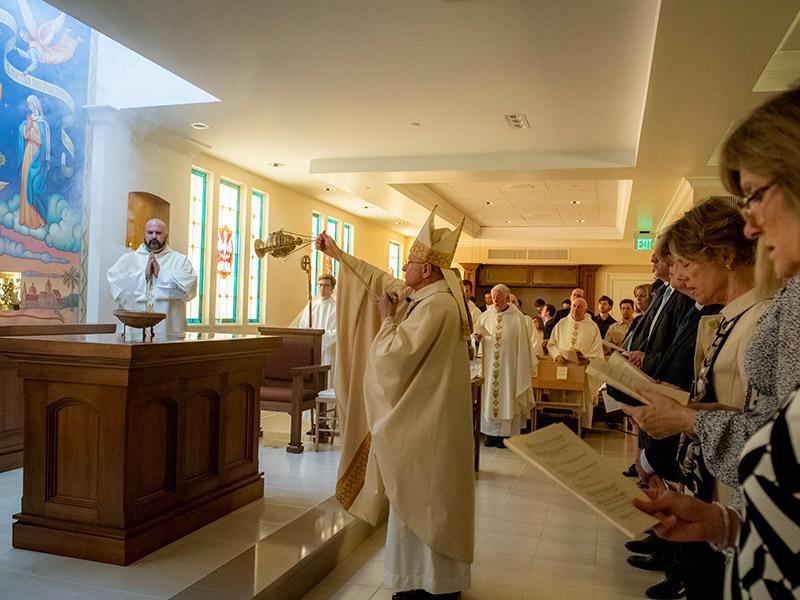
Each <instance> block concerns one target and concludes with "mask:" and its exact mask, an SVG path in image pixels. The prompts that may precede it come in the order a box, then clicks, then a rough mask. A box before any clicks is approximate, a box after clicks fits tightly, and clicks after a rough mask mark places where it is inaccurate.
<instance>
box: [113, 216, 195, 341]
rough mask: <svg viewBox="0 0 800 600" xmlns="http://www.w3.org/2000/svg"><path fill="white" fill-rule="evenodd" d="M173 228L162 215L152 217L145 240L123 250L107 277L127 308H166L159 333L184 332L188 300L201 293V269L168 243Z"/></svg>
mask: <svg viewBox="0 0 800 600" xmlns="http://www.w3.org/2000/svg"><path fill="white" fill-rule="evenodd" d="M168 239H169V231H168V230H167V225H166V223H164V221H162V220H161V219H150V220H149V221H148V222H147V223H146V224H145V228H144V242H143V243H142V244H141V245H140V246H139V247H138V248H137V249H136V250H135V251H134V250H131V251H129V252H126V253H125V254H123V255H122V256H121V257H120V258H119V260H118V261H117V262H116V263H114V265H113V266H112V267H111V268H110V269H109V270H108V273H107V274H106V277H107V279H108V286H109V288H110V289H111V297H112V298H113V299H114V301H115V302H116V303H117V304H118V305H119V307H120V308H122V309H123V310H132V311H139V312H145V311H147V312H163V313H166V314H167V318H166V319H164V320H163V321H161V322H160V323H159V324H158V325H156V326H155V333H156V335H157V336H159V337H162V338H163V337H165V336H182V335H183V333H184V331H185V330H186V303H187V302H188V301H189V300H191V299H192V298H194V297H195V295H196V294H197V273H196V272H195V270H194V268H193V267H192V263H191V262H189V259H188V258H186V256H185V255H183V254H181V253H180V252H176V251H175V250H173V249H172V248H170V247H169V246H168V245H167V240H168Z"/></svg>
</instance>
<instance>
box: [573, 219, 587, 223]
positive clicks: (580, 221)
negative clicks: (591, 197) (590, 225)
mask: <svg viewBox="0 0 800 600" xmlns="http://www.w3.org/2000/svg"><path fill="white" fill-rule="evenodd" d="M575 222H576V223H586V219H576V220H575Z"/></svg>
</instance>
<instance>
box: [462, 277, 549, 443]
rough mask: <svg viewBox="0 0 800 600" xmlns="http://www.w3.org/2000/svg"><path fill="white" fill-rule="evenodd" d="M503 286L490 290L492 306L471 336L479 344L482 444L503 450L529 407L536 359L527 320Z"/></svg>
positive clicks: (531, 399)
mask: <svg viewBox="0 0 800 600" xmlns="http://www.w3.org/2000/svg"><path fill="white" fill-rule="evenodd" d="M510 296H511V291H510V290H509V289H508V287H506V286H505V285H503V284H502V283H501V284H498V285H496V286H494V287H493V288H492V306H490V307H489V308H488V309H487V310H486V312H485V313H483V314H482V315H481V316H480V318H479V319H478V323H477V324H476V325H475V336H476V338H478V339H479V341H480V342H481V343H482V344H483V377H484V383H483V408H482V412H481V433H483V434H484V435H485V436H486V441H485V445H486V446H489V447H492V446H500V447H504V443H503V439H504V438H507V437H510V436H512V435H517V434H519V432H520V429H521V427H522V422H523V418H524V417H525V415H527V414H528V413H529V412H530V410H531V408H532V407H533V390H532V388H531V378H532V377H533V375H534V374H535V373H536V366H537V361H538V359H537V358H536V353H535V351H534V349H533V345H532V342H531V338H532V336H533V325H532V323H531V320H530V319H529V318H528V317H527V316H526V315H524V314H523V313H522V312H521V311H520V310H519V309H518V308H517V307H516V306H514V305H513V304H511V303H510V301H509V299H510Z"/></svg>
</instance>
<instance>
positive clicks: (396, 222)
mask: <svg viewBox="0 0 800 600" xmlns="http://www.w3.org/2000/svg"><path fill="white" fill-rule="evenodd" d="M394 224H395V225H402V224H403V222H402V221H395V222H394Z"/></svg>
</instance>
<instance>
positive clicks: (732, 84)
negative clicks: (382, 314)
mask: <svg viewBox="0 0 800 600" xmlns="http://www.w3.org/2000/svg"><path fill="white" fill-rule="evenodd" d="M51 3H52V4H54V5H56V6H58V7H59V8H61V9H62V10H64V11H66V12H68V13H69V14H71V15H73V16H74V17H76V18H78V19H80V20H82V21H84V22H85V23H87V24H89V25H90V26H92V27H94V28H95V29H97V30H99V31H101V32H102V33H104V34H106V35H108V36H110V37H112V38H113V39H116V40H117V41H119V42H121V43H123V44H125V45H127V46H129V47H130V48H132V49H133V50H135V51H137V52H139V53H141V54H142V55H144V56H145V57H147V58H149V59H150V60H152V61H154V62H156V63H158V64H159V65H161V66H163V67H165V68H167V69H169V70H171V71H173V72H175V73H176V74H178V75H180V76H181V77H183V78H184V79H186V80H187V81H190V82H191V83H193V84H195V85H197V86H198V87H200V88H202V89H203V90H205V91H207V92H208V93H210V94H213V95H214V96H216V97H217V98H219V99H220V100H221V102H219V103H216V104H195V105H191V106H178V107H175V106H173V107H154V108H147V109H130V110H129V111H125V112H126V113H127V118H128V119H132V120H134V121H140V122H142V123H144V122H147V123H149V124H150V126H152V127H156V128H159V129H165V130H168V131H170V132H172V133H175V134H178V135H182V136H185V137H188V138H191V139H193V140H195V141H197V142H200V143H201V144H203V145H206V146H208V148H209V150H208V153H209V154H212V155H214V156H217V157H219V158H222V159H225V160H228V161H230V162H233V163H236V164H238V165H240V166H242V167H244V168H247V169H249V170H251V171H253V172H256V173H259V174H261V175H263V176H265V177H267V178H269V179H272V180H274V181H277V182H279V183H282V184H283V185H286V186H287V187H290V188H293V189H296V190H299V191H301V192H303V193H306V194H309V195H311V196H313V197H316V198H319V199H321V200H324V201H326V202H330V203H331V204H334V205H337V206H340V207H341V208H343V209H345V210H349V211H351V212H354V213H356V214H361V215H363V216H367V217H370V216H372V217H373V218H376V219H377V220H378V221H380V222H381V223H382V224H385V225H386V226H388V227H390V228H393V229H396V230H398V231H401V232H403V233H405V234H406V235H409V234H412V233H413V232H414V231H415V229H416V227H417V226H418V225H419V224H420V223H422V221H423V220H424V218H425V216H426V215H427V209H428V208H429V207H430V206H431V205H432V204H434V203H438V204H440V206H441V213H442V215H443V216H444V217H445V219H446V220H448V221H450V222H455V221H457V220H460V218H461V217H462V216H465V217H466V218H467V225H466V227H465V231H466V232H467V233H468V234H470V235H471V236H473V237H479V238H481V239H486V240H489V239H493V238H502V237H505V236H508V235H509V234H510V236H511V237H514V238H518V239H523V238H525V237H526V236H527V235H533V234H535V233H536V232H538V231H542V230H547V231H549V233H550V235H549V236H548V240H549V243H559V242H563V243H568V242H569V241H570V240H581V239H607V240H619V239H620V238H623V237H624V238H626V239H627V238H630V237H631V236H632V234H633V233H634V232H635V231H638V230H640V229H652V228H655V227H656V226H657V225H658V223H659V222H660V221H661V220H662V218H663V217H664V215H665V214H669V211H670V206H671V205H672V204H674V203H675V199H676V197H677V195H679V194H680V193H681V190H682V189H685V185H686V183H685V181H684V180H685V179H686V180H697V181H700V180H702V181H704V182H706V184H707V183H708V182H709V181H711V182H712V183H713V181H714V177H715V176H716V168H715V167H713V166H709V161H710V160H711V158H712V155H713V153H714V150H715V149H716V148H717V146H718V145H719V142H720V140H721V139H722V137H723V135H724V134H725V132H726V131H728V129H729V128H730V127H731V125H732V124H733V123H734V121H735V120H736V119H738V118H741V117H742V116H744V115H745V114H746V113H747V111H749V110H750V109H751V108H753V107H754V106H756V105H757V104H759V103H760V102H761V101H763V99H764V98H765V97H766V96H765V94H763V93H755V92H753V89H754V86H755V85H756V82H757V81H758V80H759V78H760V77H761V76H762V74H763V72H764V69H765V67H766V65H767V64H768V63H769V62H770V60H771V59H772V57H773V55H774V54H775V53H776V50H778V49H779V48H780V47H781V44H782V42H783V41H784V38H785V37H786V41H787V42H791V38H789V37H787V32H789V31H790V30H791V28H792V25H793V22H794V20H795V18H796V16H797V14H798V11H799V10H800V3H799V2H797V1H796V0H793V1H788V0H770V1H769V2H768V3H767V4H768V8H767V6H766V4H765V3H764V2H763V0H743V1H741V2H735V3H732V2H730V1H729V0H662V1H661V2H659V1H658V0H594V1H591V0H583V1H580V0H559V1H551V0H403V1H402V2H397V1H396V0H340V1H337V2H331V1H330V0H304V1H302V2H298V1H296V0H294V1H293V0H284V1H274V0H237V2H233V3H231V2H223V1H222V0H202V1H198V0H171V1H170V2H164V1H163V0H137V1H136V2H109V1H108V0H51ZM796 45H797V44H794V45H792V44H791V43H789V44H788V45H787V47H786V50H787V51H788V50H790V49H792V48H794V47H795V46H796ZM509 113H524V114H525V115H526V116H527V118H528V120H529V122H530V124H531V128H530V129H527V130H517V129H512V128H510V127H509V126H508V125H507V123H506V121H505V118H504V115H506V114H509ZM195 121H203V122H205V123H208V124H209V125H210V126H211V128H210V129H209V130H206V131H202V132H198V131H194V130H192V129H190V123H192V122H195ZM410 123H419V126H414V125H410ZM273 162H278V163H284V164H285V167H281V168H271V167H269V166H268V164H269V163H273ZM682 182H683V187H682ZM331 186H332V187H335V188H336V189H335V191H332V192H326V191H325V190H324V188H325V187H331ZM709 187H711V188H713V187H714V186H713V185H711V186H708V185H706V186H705V188H706V189H708V188H709ZM574 199H579V200H581V201H582V204H581V205H579V206H575V205H572V204H570V201H571V200H574ZM487 201H493V202H495V205H494V206H492V207H489V206H487V205H486V204H485V203H486V202H487ZM584 201H585V202H584ZM364 206H367V207H369V208H366V209H364V208H362V207H364ZM489 209H492V210H489ZM578 218H585V219H586V223H585V224H584V223H577V219H578ZM507 220H510V221H511V223H506V221H507ZM396 222H400V223H401V225H397V224H396Z"/></svg>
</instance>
